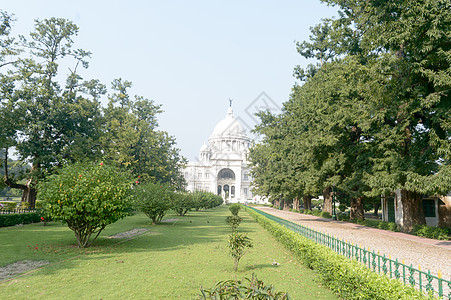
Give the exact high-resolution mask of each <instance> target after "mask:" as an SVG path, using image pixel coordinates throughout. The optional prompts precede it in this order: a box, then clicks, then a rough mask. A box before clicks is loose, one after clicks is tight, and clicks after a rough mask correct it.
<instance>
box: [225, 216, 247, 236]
mask: <svg viewBox="0 0 451 300" xmlns="http://www.w3.org/2000/svg"><path fill="white" fill-rule="evenodd" d="M242 220H243V219H242V218H241V217H239V216H233V215H232V216H228V217H227V218H226V224H227V225H229V226H230V227H231V228H232V232H233V231H236V229H237V228H238V226H239V225H240V223H241V221H242Z"/></svg>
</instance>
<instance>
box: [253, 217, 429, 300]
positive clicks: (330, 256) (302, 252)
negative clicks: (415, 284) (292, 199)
mask: <svg viewBox="0 0 451 300" xmlns="http://www.w3.org/2000/svg"><path fill="white" fill-rule="evenodd" d="M248 212H249V214H250V215H252V216H253V217H254V218H255V219H256V221H257V222H258V223H260V224H261V225H262V226H263V227H264V228H265V229H266V230H268V231H269V232H270V233H271V234H272V235H273V236H275V237H276V239H278V240H279V241H280V242H281V243H282V244H283V245H284V246H285V247H286V248H287V249H288V250H290V251H292V252H293V253H295V254H296V255H297V256H298V257H299V258H300V259H301V260H302V261H303V262H304V263H305V265H306V266H307V267H309V268H311V269H313V270H315V271H316V272H317V273H318V274H319V275H320V276H319V277H320V279H321V281H322V282H323V283H324V284H325V285H326V286H328V287H329V288H330V289H331V290H332V291H334V292H335V293H337V294H338V295H339V296H340V297H341V298H343V299H376V300H385V299H424V296H423V295H422V294H421V292H419V291H417V290H415V289H414V288H412V287H409V286H405V285H403V283H402V282H401V281H399V280H392V279H390V278H388V277H387V276H384V275H379V274H376V273H374V272H373V271H371V270H369V269H367V268H366V267H365V266H363V265H361V264H360V263H358V262H356V261H354V260H349V259H347V258H346V257H344V256H341V255H339V254H337V253H335V252H333V251H332V250H331V249H329V248H327V247H326V246H323V245H319V244H316V243H315V242H313V241H311V240H309V239H307V238H305V237H303V236H301V235H299V234H297V233H295V232H294V231H291V230H289V229H287V228H285V227H284V226H282V225H279V224H277V223H275V222H274V221H271V220H269V219H267V218H265V217H263V216H261V215H258V214H257V213H255V212H253V211H250V210H248Z"/></svg>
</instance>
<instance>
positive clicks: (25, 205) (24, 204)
mask: <svg viewBox="0 0 451 300" xmlns="http://www.w3.org/2000/svg"><path fill="white" fill-rule="evenodd" d="M27 208H30V203H28V202H20V204H19V209H27Z"/></svg>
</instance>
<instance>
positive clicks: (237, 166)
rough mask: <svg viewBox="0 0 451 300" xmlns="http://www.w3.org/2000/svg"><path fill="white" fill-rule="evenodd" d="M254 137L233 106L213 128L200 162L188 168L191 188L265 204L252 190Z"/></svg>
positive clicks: (226, 199) (201, 151)
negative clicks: (241, 121) (249, 133)
mask: <svg viewBox="0 0 451 300" xmlns="http://www.w3.org/2000/svg"><path fill="white" fill-rule="evenodd" d="M249 144H250V139H249V137H248V136H247V135H246V132H245V130H244V128H243V125H242V124H241V123H240V121H239V120H237V119H235V117H234V116H233V110H232V107H229V108H228V110H227V113H226V116H225V118H224V119H223V120H221V121H219V123H218V124H217V125H216V127H215V128H214V130H213V133H212V134H211V136H210V138H209V139H208V144H204V145H203V146H202V147H201V148H200V151H199V161H196V162H189V163H188V166H187V168H186V169H185V170H184V176H185V179H186V181H187V183H188V187H187V189H188V190H189V191H195V190H204V191H209V192H213V193H215V194H218V195H221V196H222V197H223V199H224V201H225V203H233V202H241V203H244V202H254V203H263V201H261V199H260V197H258V196H254V195H252V193H251V190H250V187H251V182H252V180H251V176H250V174H249V173H250V172H249V168H248V160H247V156H248V153H249V146H250V145H249Z"/></svg>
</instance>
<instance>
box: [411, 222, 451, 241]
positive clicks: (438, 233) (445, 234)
mask: <svg viewBox="0 0 451 300" xmlns="http://www.w3.org/2000/svg"><path fill="white" fill-rule="evenodd" d="M413 234H414V235H417V236H423V237H426V238H430V239H435V240H449V239H450V235H451V229H449V228H440V227H429V226H426V225H416V226H414V227H413Z"/></svg>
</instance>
